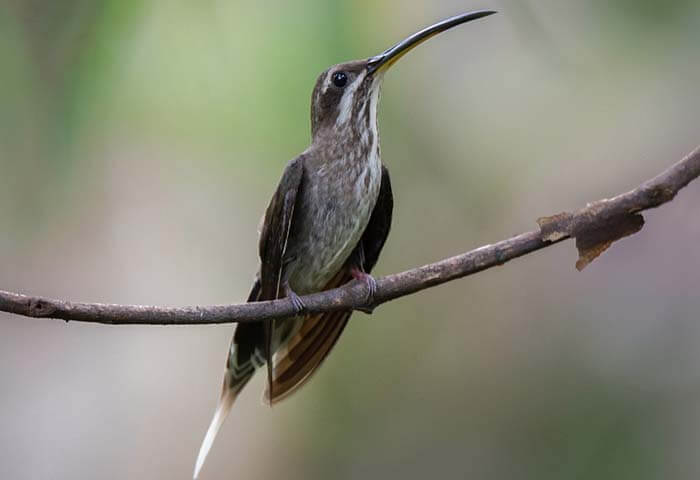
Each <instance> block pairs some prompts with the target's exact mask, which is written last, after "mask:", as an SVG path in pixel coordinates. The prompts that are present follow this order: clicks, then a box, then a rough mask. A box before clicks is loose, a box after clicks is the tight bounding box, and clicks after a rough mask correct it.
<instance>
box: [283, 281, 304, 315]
mask: <svg viewBox="0 0 700 480" xmlns="http://www.w3.org/2000/svg"><path fill="white" fill-rule="evenodd" d="M282 289H283V291H284V295H285V296H286V297H287V298H288V299H289V300H290V301H291V302H292V305H293V306H294V311H295V312H296V313H297V314H302V313H304V310H306V305H304V302H303V301H302V299H301V298H300V297H299V295H297V294H296V293H295V292H294V290H292V287H290V286H289V282H288V281H285V282H284V283H283V284H282Z"/></svg>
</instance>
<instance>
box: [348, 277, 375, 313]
mask: <svg viewBox="0 0 700 480" xmlns="http://www.w3.org/2000/svg"><path fill="white" fill-rule="evenodd" d="M350 275H352V278H354V279H355V280H357V281H358V282H362V283H364V284H365V285H366V286H367V296H366V297H365V302H366V304H367V305H366V306H364V307H359V308H358V309H357V310H360V311H361V312H364V313H368V314H369V313H372V311H373V310H374V306H372V303H373V302H374V294H375V293H377V281H376V280H375V279H374V277H373V276H372V275H370V274H369V273H367V272H363V271H362V270H360V269H359V268H357V267H353V268H351V269H350Z"/></svg>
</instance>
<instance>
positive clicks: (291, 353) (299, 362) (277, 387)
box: [265, 270, 352, 403]
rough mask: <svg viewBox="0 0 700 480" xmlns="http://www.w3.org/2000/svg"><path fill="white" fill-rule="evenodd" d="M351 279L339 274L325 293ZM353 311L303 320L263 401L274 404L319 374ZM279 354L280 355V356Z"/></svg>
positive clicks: (288, 345)
mask: <svg viewBox="0 0 700 480" xmlns="http://www.w3.org/2000/svg"><path fill="white" fill-rule="evenodd" d="M350 280H352V277H351V276H350V275H349V274H348V273H347V270H343V271H341V272H340V273H339V274H338V275H336V277H335V278H334V279H333V280H332V281H331V282H330V283H329V284H328V286H327V287H326V288H325V289H324V290H327V289H330V288H336V287H338V286H340V285H343V284H344V283H347V282H348V281H350ZM351 314H352V311H338V312H327V313H322V314H316V315H309V316H307V317H306V318H304V321H303V323H302V325H301V326H300V327H299V330H298V331H297V332H296V334H295V335H294V336H293V337H292V338H291V339H290V340H289V342H288V343H287V346H286V349H285V351H284V353H283V354H282V355H279V354H278V358H276V359H275V362H274V363H275V365H274V375H273V381H272V384H273V387H272V395H270V389H269V388H268V390H267V391H266V392H265V398H267V399H269V401H270V403H277V402H279V401H280V400H282V399H284V398H286V397H287V396H288V395H290V394H292V393H293V392H295V391H296V390H297V389H298V388H300V387H301V386H302V385H304V384H305V383H306V382H307V381H308V380H309V379H310V378H311V376H312V375H313V374H314V373H315V372H316V371H317V370H318V368H319V367H320V366H321V364H322V363H323V360H325V358H326V357H327V356H328V354H329V353H330V352H331V350H332V349H333V346H334V345H335V344H336V342H337V341H338V338H339V337H340V334H341V333H343V330H344V329H345V325H347V322H348V320H349V319H350V315H351ZM280 353H281V352H280Z"/></svg>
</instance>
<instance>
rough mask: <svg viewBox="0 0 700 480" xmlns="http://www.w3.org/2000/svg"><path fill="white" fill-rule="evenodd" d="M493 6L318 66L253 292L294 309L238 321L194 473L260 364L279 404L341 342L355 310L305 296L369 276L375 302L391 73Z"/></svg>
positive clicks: (265, 233) (383, 227)
mask: <svg viewBox="0 0 700 480" xmlns="http://www.w3.org/2000/svg"><path fill="white" fill-rule="evenodd" d="M493 13H496V12H495V11H491V10H480V11H475V12H469V13H465V14H462V15H457V16H454V17H451V18H448V19H445V20H443V21H440V22H438V23H435V24H433V25H431V26H429V27H426V28H424V29H422V30H420V31H419V32H416V33H414V34H413V35H411V36H409V37H408V38H406V39H405V40H402V41H401V42H399V43H397V44H396V45H394V46H393V47H391V48H389V49H387V50H385V51H383V52H382V53H380V54H379V55H375V56H373V57H370V58H367V59H362V60H355V61H351V62H347V63H341V64H338V65H334V66H332V67H330V68H328V69H327V70H325V71H324V72H323V73H321V74H320V75H319V77H318V79H317V80H316V84H315V86H314V89H313V93H312V97H311V138H312V141H311V146H310V147H309V148H307V149H306V150H305V151H304V152H303V153H301V154H300V155H299V156H297V157H296V158H294V159H293V160H291V161H290V162H289V163H288V164H287V166H286V167H285V169H284V172H283V173H282V178H281V179H280V182H279V184H278V186H277V189H276V190H275V192H274V194H273V196H272V199H271V200H270V203H269V205H268V207H267V209H266V211H265V214H264V216H263V219H262V222H261V229H260V238H259V244H258V246H259V252H258V253H259V256H260V268H259V270H258V273H257V275H256V276H255V280H254V282H253V287H252V289H251V292H250V294H249V296H248V301H249V302H256V301H262V300H274V299H280V298H287V299H289V301H290V302H291V303H292V305H293V306H294V309H295V312H296V313H297V316H295V317H294V318H291V319H283V320H270V321H264V322H255V323H241V324H238V326H237V327H236V331H235V333H234V336H233V340H232V342H231V346H230V348H229V351H228V356H227V359H226V370H225V374H224V381H223V387H222V391H221V397H220V399H219V404H218V406H217V409H216V412H215V414H214V418H213V419H212V421H211V424H210V426H209V429H208V430H207V433H206V435H205V437H204V441H203V442H202V446H201V448H200V451H199V455H198V457H197V461H196V464H195V470H194V478H195V479H196V478H197V476H198V475H199V472H200V470H201V468H202V465H203V464H204V460H205V459H206V456H207V454H208V453H209V450H210V449H211V446H212V443H213V442H214V438H215V437H216V434H217V433H218V431H219V429H220V428H221V425H222V424H223V422H224V420H225V419H226V416H227V415H228V413H229V411H230V410H231V406H232V405H233V402H234V400H235V399H236V397H237V396H238V394H239V393H240V392H241V390H242V389H243V387H245V385H246V384H247V383H248V381H249V380H250V379H251V377H252V376H253V374H254V373H255V371H256V370H257V369H258V368H261V367H263V366H265V365H266V366H267V379H268V380H267V388H266V391H265V399H266V400H267V401H268V402H269V403H270V405H272V404H275V403H277V402H279V401H280V400H282V399H284V398H286V397H287V396H289V395H290V394H291V393H293V392H295V391H296V390H297V389H299V387H301V386H302V385H304V384H305V383H306V382H307V381H308V380H309V379H310V378H311V376H312V375H313V374H314V373H315V372H316V371H317V370H318V368H319V366H320V365H321V363H323V361H324V360H325V358H326V357H327V356H328V354H329V353H330V351H331V350H332V348H333V346H334V345H335V344H336V342H337V341H338V338H339V337H340V334H341V333H342V332H343V329H344V328H345V326H346V324H347V323H348V320H349V318H350V315H351V314H352V311H337V312H328V313H322V314H305V313H304V310H305V307H304V303H303V301H302V300H301V298H300V297H301V296H303V295H306V294H310V293H314V292H319V291H322V290H328V289H331V288H336V287H339V286H341V285H343V284H345V283H348V282H350V281H353V280H354V281H360V282H363V283H364V284H365V285H366V287H367V304H368V305H369V304H371V300H372V297H373V295H374V292H375V291H376V281H375V280H374V278H373V277H372V276H371V271H372V268H373V267H374V265H375V264H376V262H377V259H378V258H379V254H380V252H381V250H382V248H383V247H384V243H385V242H386V239H387V236H388V234H389V229H390V227H391V217H392V211H393V203H394V202H393V195H392V191H391V181H390V179H389V171H388V170H387V168H386V167H385V166H384V165H382V162H381V156H380V149H379V131H378V129H377V108H378V106H379V94H380V90H381V86H382V81H383V79H384V74H385V73H386V71H387V70H388V69H389V67H391V66H392V65H393V64H394V63H395V62H396V61H397V60H398V59H399V58H401V57H402V56H403V55H405V54H406V53H408V52H409V51H410V50H411V49H413V48H415V47H416V46H418V45H420V44H421V43H423V42H425V41H426V40H427V39H429V38H431V37H433V36H435V35H437V34H439V33H441V32H444V31H446V30H449V29H450V28H452V27H454V26H457V25H460V24H462V23H465V22H468V21H470V20H476V19H478V18H482V17H486V16H488V15H491V14H493Z"/></svg>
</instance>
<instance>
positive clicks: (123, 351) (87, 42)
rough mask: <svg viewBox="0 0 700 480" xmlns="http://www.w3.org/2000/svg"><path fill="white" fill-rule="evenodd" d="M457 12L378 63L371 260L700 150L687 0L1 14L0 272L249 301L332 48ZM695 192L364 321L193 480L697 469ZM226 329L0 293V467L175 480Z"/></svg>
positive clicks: (361, 52)
mask: <svg viewBox="0 0 700 480" xmlns="http://www.w3.org/2000/svg"><path fill="white" fill-rule="evenodd" d="M475 8H495V9H498V10H499V11H500V13H499V15H496V16H493V17H489V18H487V19H484V20H480V21H477V22H474V23H471V24H468V25H465V26H462V27H460V28H457V29H455V30H453V31H450V32H449V33H447V34H444V35H442V36H439V37H436V38H435V39H433V40H431V41H430V42H428V43H426V44H425V45H423V46H421V47H420V48H418V49H417V50H415V51H414V52H412V53H411V54H409V55H407V56H406V57H405V58H404V59H403V60H401V62H399V63H398V64H397V66H396V67H395V68H393V69H392V71H391V72H390V73H389V74H388V75H387V78H386V82H385V86H384V94H383V101H382V107H381V113H380V125H381V133H382V147H383V157H384V161H385V163H386V164H387V165H388V166H389V167H390V169H391V171H392V178H393V184H394V193H395V197H396V210H395V219H394V227H393V232H392V234H391V236H390V238H389V241H388V244H387V247H386V249H385V252H384V255H383V257H382V259H381V260H380V263H379V265H378V268H377V273H378V274H380V275H381V274H388V273H392V272H396V271H400V270H403V269H406V268H409V267H413V266H417V265H420V264H423V263H427V262H430V261H434V260H438V259H440V258H443V257H446V256H449V255H453V254H456V253H459V252H463V251H466V250H468V249H471V248H473V247H477V246H479V245H482V244H484V243H491V242H494V241H497V240H500V239H502V238H505V237H507V236H510V235H512V234H516V233H520V232H521V231H525V230H531V229H533V228H534V227H535V219H536V218H537V217H539V216H543V215H550V214H554V213H557V212H559V211H562V210H565V209H572V208H576V207H580V206H583V205H584V204H585V202H586V201H590V200H595V199H598V198H602V197H605V196H610V195H613V194H616V193H620V192H622V191H626V190H627V189H630V188H632V187H634V186H636V185H637V184H638V183H640V182H641V181H643V180H645V179H647V178H649V177H651V176H653V175H655V174H657V173H658V172H660V171H661V170H662V169H664V168H665V167H666V166H668V165H670V164H671V163H673V162H675V161H676V160H678V159H679V158H680V157H681V156H682V155H683V154H685V153H687V152H688V151H690V150H691V149H692V148H694V147H695V146H696V145H697V144H700V131H699V129H698V124H699V122H698V120H699V118H700V113H699V112H700V95H698V85H700V58H699V48H698V46H699V45H700V3H698V2H697V1H695V0H674V1H673V2H665V1H660V0H659V1H638V0H616V1H612V2H610V1H604V0H590V1H573V0H572V1H565V2H562V1H555V0H542V1H534V0H533V1H518V0H510V1H505V0H503V1H496V0H490V1H488V2H485V1H481V2H477V1H441V2H422V1H418V0H390V1H386V2H382V3H380V4H379V3H377V2H370V1H367V0H364V1H359V2H342V3H341V2H335V3H330V2H326V1H323V0H304V1H299V2H285V1H282V0H276V1H275V0H273V1H269V2H240V1H224V0H210V1H202V2H193V1H190V2H187V1H165V0H151V1H148V2H137V1H131V0H104V1H101V2H93V1H88V0H62V1H53V2H45V1H36V0H32V1H26V0H25V1H8V0H4V3H0V69H1V71H2V74H1V75H0V105H1V107H0V228H1V231H0V288H2V289H6V290H13V291H21V292H27V293H33V294H40V295H46V296H52V297H59V298H66V299H71V300H76V301H77V300H82V301H96V302H112V303H142V304H164V305H183V304H211V303H231V302H239V301H241V300H243V299H244V298H245V297H246V295H247V290H248V288H249V285H250V281H251V278H252V276H253V273H254V271H255V269H256V262H257V260H256V256H255V252H256V236H257V233H256V228H257V224H258V220H259V218H260V215H261V214H262V212H263V209H264V208H265V206H266V204H267V201H268V198H269V196H270V194H271V192H272V191H273V189H274V186H275V185H276V182H277V180H278V178H279V175H280V173H281V171H282V168H283V166H284V164H285V162H286V161H287V160H289V159H290V158H292V157H293V156H294V155H296V154H297V153H299V152H300V151H301V150H303V149H304V148H305V147H306V146H307V144H308V142H309V121H308V109H309V97H310V93H311V89H312V86H313V83H314V81H315V78H316V75H317V74H318V73H319V72H320V71H322V70H323V69H325V68H326V67H327V66H328V65H330V64H333V63H338V62H340V61H344V60H348V59H352V58H360V57H368V56H370V55H373V54H376V53H378V52H380V51H382V50H383V49H385V48H386V47H388V46H390V45H391V44H393V43H394V42H396V41H398V40H400V39H401V38H403V37H404V36H406V35H408V34H410V33H412V32H414V31H416V30H417V29H419V28H420V27H423V26H425V25H427V24H429V23H431V22H434V21H436V20H439V19H442V18H444V17H447V16H450V15H453V14H456V13H460V12H464V11H467V10H470V9H475ZM699 187H700V186H699V185H698V184H691V186H690V187H689V188H688V189H687V190H684V191H683V192H682V194H681V195H679V197H678V198H677V199H676V200H675V201H674V202H673V203H671V204H669V205H667V206H664V207H662V208H661V209H659V210H656V211H652V212H649V213H648V214H646V215H645V216H646V219H647V226H646V227H645V228H644V230H643V231H642V232H641V233H640V234H638V235H635V236H634V237H631V238H629V239H625V240H623V241H621V242H619V243H617V244H615V245H614V246H613V247H612V248H611V250H609V251H608V252H606V253H604V254H603V256H602V257H601V258H599V259H598V260H597V261H596V262H594V263H593V264H592V265H591V266H589V267H588V269H586V270H585V271H584V272H583V273H578V272H576V270H575V269H574V261H575V259H576V253H575V249H574V247H573V245H572V243H571V242H567V243H564V244H561V245H558V246H555V247H552V248H548V249H546V250H544V251H541V252H539V253H536V254H533V255H530V256H527V257H525V258H523V259H520V260H517V261H514V262H512V263H510V264H508V265H506V266H504V267H501V268H497V269H492V270H489V271H487V272H484V273H481V274H479V275H476V276H474V277H470V278H468V279H465V280H461V281H456V282H453V283H450V284H448V285H446V286H443V287H440V288H436V289H433V290H429V291H424V292H421V293H419V294H417V295H414V296H411V297H409V298H405V299H401V300H399V301H396V302H392V303H390V304H387V305H385V306H383V307H381V308H380V309H378V310H377V311H376V312H375V314H374V315H373V316H372V317H368V316H366V315H363V314H357V315H355V316H354V317H353V320H352V321H351V325H350V326H349V327H348V328H347V330H346V333H345V334H344V335H343V339H342V341H341V342H339V344H338V346H337V348H336V350H335V351H334V353H333V355H331V356H330V358H329V360H328V361H327V362H326V363H325V365H324V367H323V368H322V369H321V370H320V372H319V374H318V375H317V376H316V377H315V378H314V381H312V382H310V383H309V385H308V386H307V387H305V388H304V389H302V390H301V391H300V392H299V393H298V394H297V395H295V396H293V397H292V398H291V399H290V400H288V401H286V402H284V403H282V404H281V405H279V406H278V407H275V408H274V409H270V408H267V407H264V406H263V405H262V404H261V401H260V395H261V391H262V387H263V385H262V383H263V378H262V376H259V377H256V379H255V381H254V382H253V383H252V384H251V385H250V387H249V388H247V389H246V391H245V392H244V394H243V395H242V397H241V399H240V401H239V403H238V404H237V405H236V407H235V408H234V410H233V413H232V415H231V416H230V417H229V419H228V421H227V423H226V424H225V426H224V428H223V431H222V433H221V435H220V437H219V439H218V441H217V442H216V443H215V445H214V448H213V450H212V452H211V455H210V457H209V460H208V463H207V464H206V465H205V468H204V471H203V473H202V479H203V480H209V479H212V480H213V479H229V478H237V479H267V478H275V477H277V478H287V479H321V478H334V479H355V478H397V479H423V478H426V477H428V478H430V477H431V476H432V477H436V478H470V479H513V478H518V479H538V480H542V479H562V478H595V479H616V480H619V479H628V478H629V479H636V480H638V479H656V478H673V479H695V478H697V477H698V476H700V456H699V455H698V452H697V449H698V445H699V444H700V373H699V372H700V370H699V369H698V366H700V348H699V347H700V322H699V320H700V318H699V313H698V312H700V296H699V295H698V284H699V283H700V253H699V252H698V237H699V236H700V221H699V219H698V204H699V202H700V188H699ZM231 332H232V326H230V325H228V326H227V325H223V326H202V327H129V326H118V327H108V326H96V325H86V324H79V323H70V324H65V323H62V322H57V321H51V320H30V319H23V318H20V317H13V316H10V315H6V314H0V382H1V387H0V388H1V389H2V390H1V394H0V478H3V479H44V478H51V479H53V478H56V479H95V478H99V479H123V478H130V479H153V478H168V479H187V478H190V475H191V472H192V468H193V464H194V459H195V456H196V453H197V450H198V448H199V445H200V442H201V440H202V437H203V435H204V431H205V429H206V427H207V425H208V423H209V420H210V418H211V415H212V413H213V409H214V406H215V403H216V400H217V396H218V394H219V389H220V383H221V375H222V371H223V364H224V357H225V352H226V349H227V348H228V344H229V340H230V336H231Z"/></svg>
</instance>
